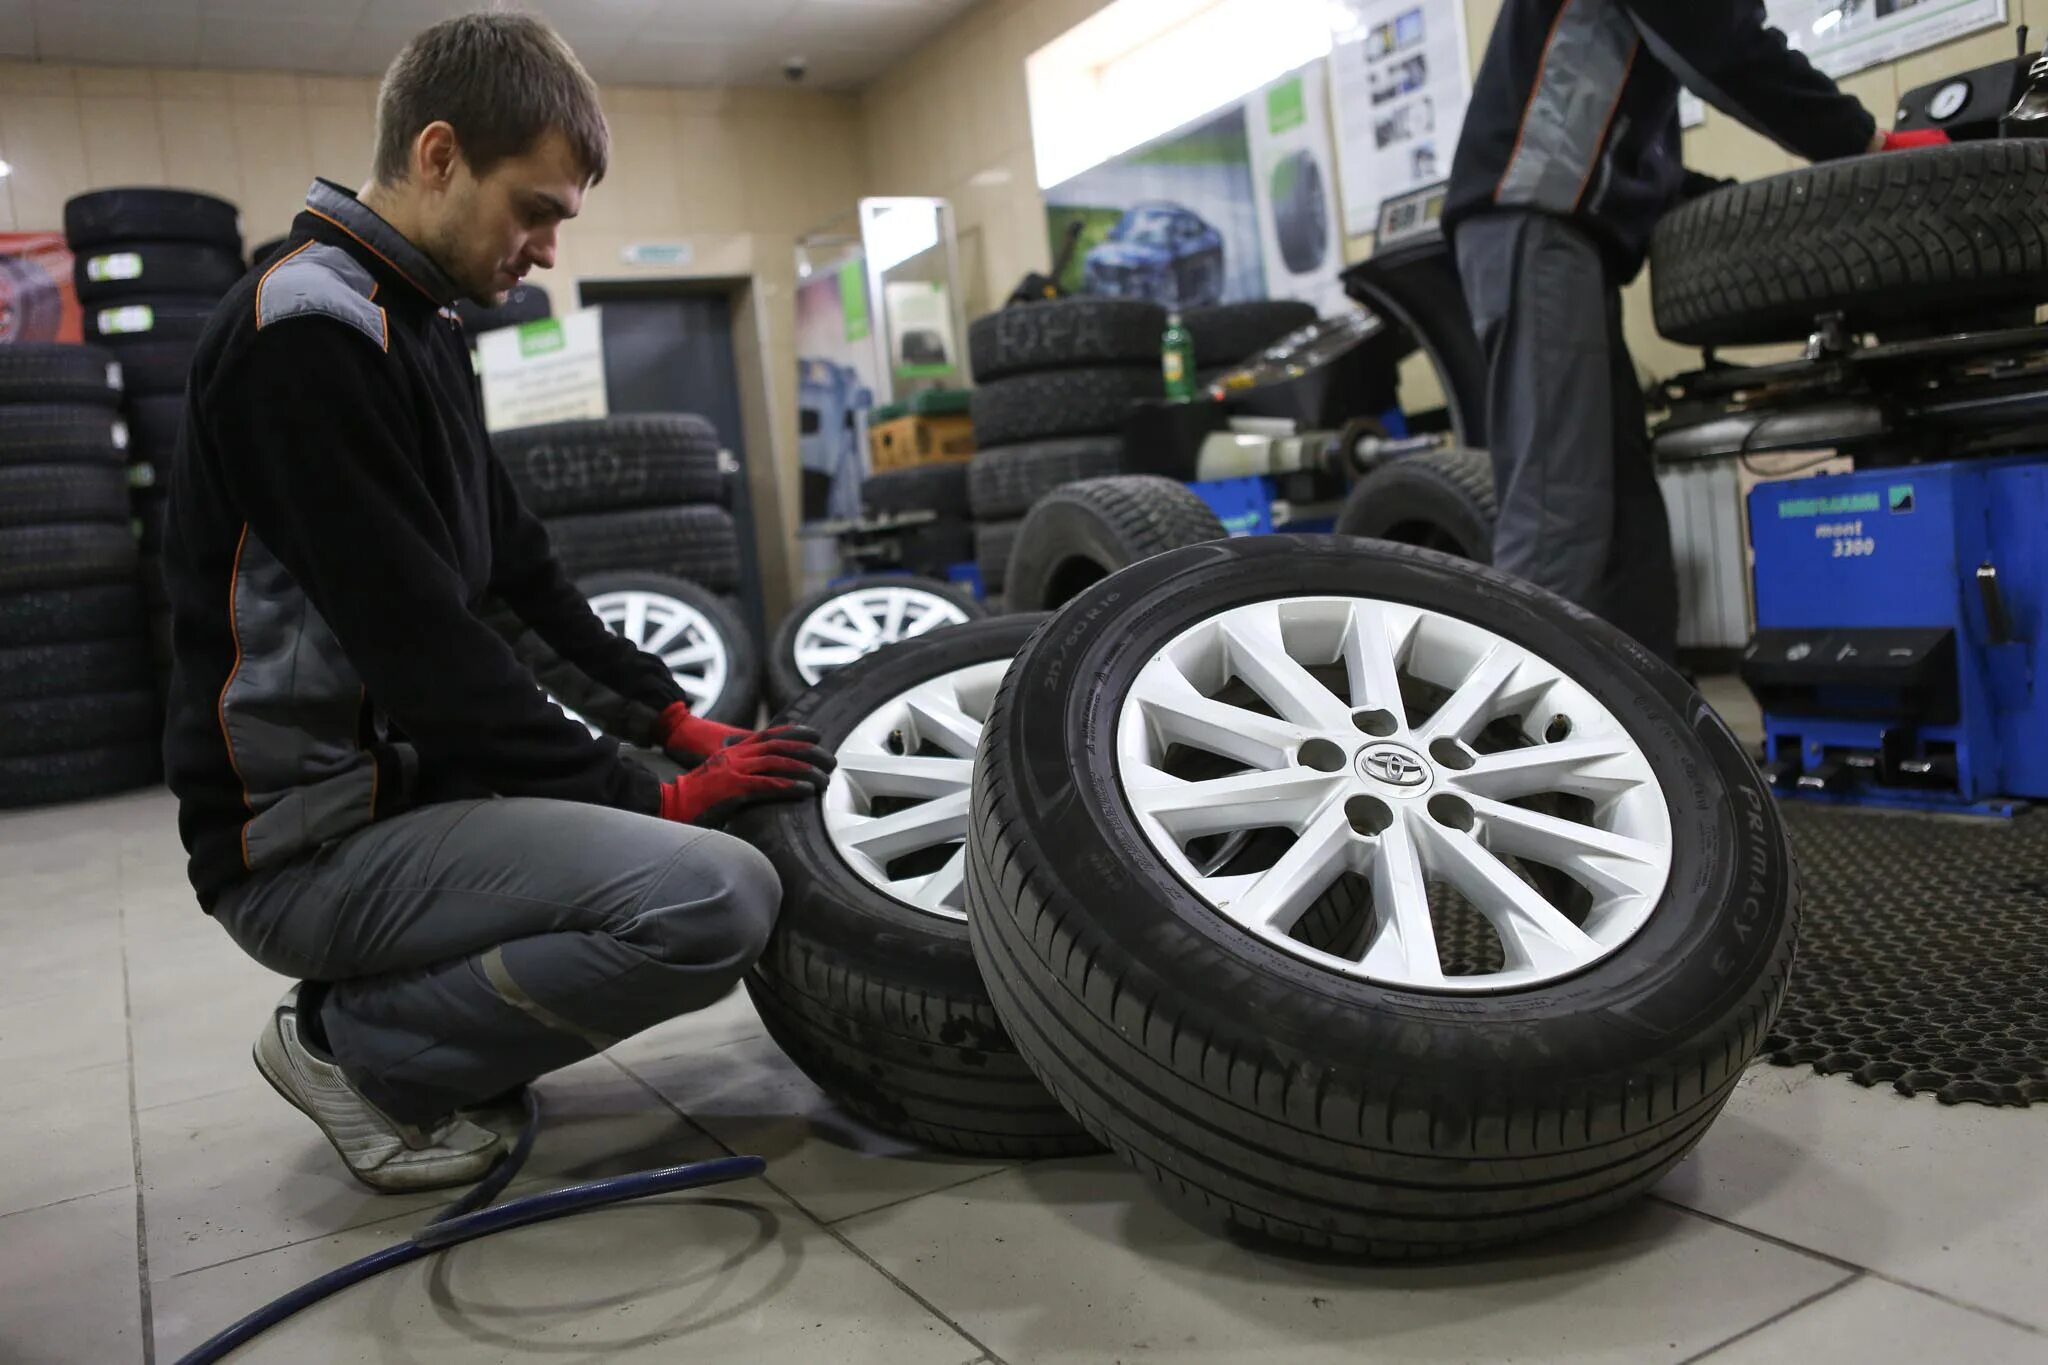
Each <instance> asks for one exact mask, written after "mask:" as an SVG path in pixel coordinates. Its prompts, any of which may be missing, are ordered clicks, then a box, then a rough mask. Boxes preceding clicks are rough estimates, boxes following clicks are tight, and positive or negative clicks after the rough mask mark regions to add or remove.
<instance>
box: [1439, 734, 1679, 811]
mask: <svg viewBox="0 0 2048 1365" xmlns="http://www.w3.org/2000/svg"><path fill="white" fill-rule="evenodd" d="M1644 776H1646V774H1644V773H1643V772H1642V771H1641V768H1640V766H1639V764H1638V762H1637V760H1636V758H1635V755H1634V753H1633V751H1632V750H1631V748H1630V746H1629V742H1628V741H1627V740H1626V739H1624V738H1621V737H1619V736H1616V737H1615V738H1612V739H1568V740H1565V741H1564V742H1563V743H1561V744H1537V745H1532V746H1531V747H1529V748H1526V749H1509V750H1506V751H1505V752H1503V753H1497V754H1481V755H1480V756H1479V760H1478V762H1476V763H1474V764H1473V765H1472V766H1471V767H1470V768H1467V769H1466V770H1464V771H1463V772H1458V773H1451V774H1449V775H1448V780H1449V781H1450V782H1451V783H1452V784H1453V785H1454V786H1456V787H1458V788H1460V789H1461V790H1463V791H1466V792H1469V793H1471V794H1472V795H1475V796H1490V797H1493V798H1494V799H1495V800H1497V801H1513V800H1515V799H1516V798H1517V797H1523V796H1535V795H1538V794H1539V793H1542V792H1566V793H1569V794H1571V795H1574V796H1588V797H1595V798H1598V797H1602V796H1612V795H1613V794H1614V793H1616V792H1620V791H1626V790H1627V789H1628V788H1630V787H1632V786H1635V785H1636V784H1637V783H1638V782H1640V781H1642V780H1643V778H1644Z"/></svg>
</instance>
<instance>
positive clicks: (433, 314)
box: [164, 180, 682, 907]
mask: <svg viewBox="0 0 2048 1365" xmlns="http://www.w3.org/2000/svg"><path fill="white" fill-rule="evenodd" d="M454 296H455V290H454V287H453V286H452V285H451V284H450V283H449V281H448V279H447V277H446V276H445V275H444V274H443V273H442V272H441V271H440V270H439V269H438V268H437V267H436V266H435V265H434V263H433V262H432V261H431V260H429V259H428V258H427V257H426V255H424V254H423V253H422V252H421V251H419V250H418V249H417V248H416V247H414V246H413V245H412V243H411V242H409V241H407V240H406V239H405V238H404V237H403V236H401V235H400V234H399V233H398V232H397V231H396V230H395V229H394V228H392V227H391V225H390V224H388V223H386V222H385V221H384V220H383V219H382V218H380V217H378V216H377V215H376V214H375V213H373V212H371V211H370V210H369V209H368V208H366V207H364V206H363V205H362V204H361V203H359V202H357V200H356V198H355V196H353V195H352V194H350V193H349V192H348V191H347V190H345V189H342V188H341V187H340V186H337V185H332V184H330V183H328V182H326V181H324V180H323V181H319V182H317V183H316V184H315V185H314V186H313V188H312V190H311V192H310V193H309V194H308V195H307V198H306V209H305V212H303V213H301V214H300V215H299V216H298V218H297V219H296V220H295V221H294V223H293V225H292V234H291V237H290V239H289V240H288V242H287V244H286V245H285V246H284V247H283V248H282V249H281V250H280V251H279V252H278V254H277V255H276V256H275V257H273V258H272V259H271V261H270V262H269V264H268V265H267V266H266V267H265V268H264V269H262V270H260V271H257V272H255V273H252V274H251V275H249V276H248V277H246V278H244V279H243V280H242V282H241V283H240V284H239V285H237V286H236V287H235V289H234V291H233V292H232V293H230V294H229V295H228V296H227V298H226V299H225V300H223V301H222V303H221V305H220V308H219V310H218V311H217V312H216V313H215V314H214V317H213V320H212V322H211V323H209V324H208V326H207V329H206V332H205V335H204V336H203V337H202V338H201V340H200V343H199V349H198V354H197V357H196V358H195V360H194V362H193V368H192V375H191V380H190V384H189V387H188V389H187V396H186V421H185V429H184V436H183V438H182V440H181V441H180V443H179V448H178V454H177V459H176V463H175V465H174V468H173V472H172V476H171V515H170V525H169V531H168V534H167V536H166V539H165V545H164V577H165V581H166V585H167V587H168V590H169V593H170V598H171V604H172V607H173V609H174V611H175V618H174V634H173V639H174V650H175V654H176V661H177V662H176V668H175V671H174V675H173V679H172V695H171V702H170V718H169V727H168V731H167V733H166V736H165V740H164V754H165V761H166V766H167V768H168V771H169V778H170V784H171V789H172V790H173V791H174V792H175V793H176V794H177V796H178V800H179V817H178V819H179V828H180V832H181V833H182V835H183V837H184V841H185V847H186V849H187V851H188V852H189V853H190V855H191V864H190V875H191V878H192V884H193V887H194V888H195V889H196V890H197V891H198V893H199V899H200V903H201V904H202V905H206V906H208V907H211V906H212V904H213V902H214V901H215V900H216V899H217V898H218V897H219V896H220V894H221V893H222V892H223V891H224V890H226V889H227V888H229V887H230V886H232V885H234V884H235V883H236V882H237V881H239V880H240V879H241V878H243V877H245V876H247V875H248V874H249V873H250V872H251V871H254V870H260V869H266V868H273V867H276V866H278V865H280V864H282V863H285V862H287V861H289V860H291V859H292V858H294V857H297V856H299V855H301V854H303V853H306V852H308V851H310V850H312V849H314V848H317V847H318V846H319V845H321V844H322V843H325V842H327V841H329V840H332V839H335V838H338V837H340V836H341V835H344V834H347V833H349V832H350V831H352V830H355V829H358V828H360V827H362V826H364V825H366V824H369V823H370V822H372V821H374V820H380V819H384V818H387V817H389V816H391V815H394V814H396V813H398V812H400V811H403V810H406V809H409V808H411V807H413V806H416V805H419V804H422V803H426V802H432V801H438V800H447V799H453V798H457V797H463V796H480V795H489V794H497V795H502V796H543V797H556V798H560V799H563V800H570V801H583V802H591V803H596V804H601V805H610V806H617V807H622V808H625V809H629V810H637V811H643V812H646V813H649V814H652V813H654V812H655V811H656V810H657V809H658V807H659V795H658V788H657V784H656V780H655V778H654V777H653V776H652V775H651V774H650V773H648V772H647V771H646V770H644V769H642V768H640V767H638V766H636V765H634V764H631V763H629V762H626V761H624V760H622V759H621V758H620V756H619V753H618V746H617V745H616V744H615V743H614V742H612V741H611V740H594V739H592V738H591V737H590V733H589V731H587V730H586V729H584V728H583V727H582V726H581V725H578V724H576V723H575V722H574V721H571V720H569V719H568V718H567V717H566V716H565V715H563V713H562V712H561V711H560V710H559V709H558V708H556V707H555V706H554V705H552V704H551V703H550V702H549V701H548V700H547V699H546V698H545V697H544V696H543V695H542V694H541V693H540V691H539V690H538V689H537V688H536V687H535V685H534V680H533V675H532V674H531V673H530V672H528V671H527V669H526V668H524V667H523V666H521V664H520V663H519V662H518V661H517V660H516V659H515V658H514V656H513V653H512V650H511V648H510V646H508V645H507V644H506V642H505V640H504V639H503V637H502V636H501V635H499V634H498V633H497V632H496V631H494V630H492V629H491V628H490V626H488V625H486V624H485V622H484V621H483V620H482V619H481V618H480V615H479V612H480V610H481V608H482V607H483V604H484V602H485V600H486V598H487V597H492V598H496V599H501V600H502V601H503V602H504V603H505V604H506V605H507V606H509V607H510V608H511V610H512V611H514V612H516V613H517V614H518V616H519V617H520V618H522V619H523V620H524V621H526V622H527V624H528V625H530V626H531V627H533V629H534V631H535V632H536V633H537V634H538V635H539V636H540V637H541V638H542V639H544V640H546V641H547V643H548V644H550V645H552V646H553V647H554V649H555V650H556V652H557V653H559V654H561V655H562V656H563V657H564V658H565V659H568V660H570V661H571V662H573V663H575V664H576V665H577V666H578V667H580V668H581V669H583V671H584V672H586V673H588V674H589V675H590V676H591V677H592V678H594V679H596V680H598V681H599V682H602V683H604V684H605V685H606V686H609V687H611V688H612V689H613V690H615V691H617V692H619V693H621V694H622V695H624V696H627V697H629V698H632V699H634V700H636V701H640V702H642V703H644V704H645V705H648V706H651V707H655V708H657V709H658V708H660V707H663V706H666V705H667V704H668V703H670V702H672V701H679V700H681V699H682V692H681V689H679V688H678V687H677V686H676V684H675V682H674V680H673V679H672V678H671V677H670V675H669V672H668V670H667V669H666V668H665V667H664V666H663V665H662V663H661V662H660V661H659V660H658V659H654V658H652V657H651V656H649V655H646V654H642V653H641V652H640V651H639V650H637V649H635V648H634V647H633V646H631V645H630V644H627V643H626V642H625V641H623V640H621V639H620V638H619V637H617V636H616V635H614V634H612V633H611V632H610V631H609V630H607V629H606V628H605V627H604V625H603V624H602V623H601V622H600V621H598V619H597V618H596V617H595V616H594V615H592V614H591V611H590V609H589V607H588V606H587V605H586V604H585V602H584V599H583V596H582V594H580V593H579V592H577V590H576V588H575V587H574V585H573V584H571V583H570V581H569V579H568V577H567V575H566V574H564V572H563V571H562V568H561V566H560V564H559V563H557V561H556V560H555V557H554V555H553V553H552V552H551V551H550V549H549V547H548V538H547V533H546V531H545V530H544V529H543V528H542V527H541V524H540V523H539V521H537V520H536V519H535V518H534V517H533V515H532V514H531V513H529V512H528V511H527V510H526V509H525V507H523V506H522V505H521V504H520V501H519V499H518V497H517V495H516V494H515V493H514V492H513V490H512V487H511V485H510V483H509V481H508V480H507V477H506V475H505V472H504V469H503V467H502V466H500V465H499V463H498V461H497V459H496V458H495V457H494V456H493V455H492V454H491V449H490V444H489V442H488V440H487V439H486V437H485V435H484V425H483V412H482V407H481V403H480V399H479V395H478V392H477V386H476V380H475V376H474V374H473V373H472V371H471V368H470V361H469V353H468V350H467V347H466V346H465V344H464V341H463V337H462V332H461V326H460V324H459V323H458V322H457V321H456V320H455V317H454V314H453V313H452V312H451V311H450V310H449V308H448V304H449V303H450V301H451V300H452V299H453V298H454Z"/></svg>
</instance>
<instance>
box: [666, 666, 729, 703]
mask: <svg viewBox="0 0 2048 1365" xmlns="http://www.w3.org/2000/svg"><path fill="white" fill-rule="evenodd" d="M671 676H673V677H674V678H675V680H676V686H677V687H680V688H682V689H683V695H684V696H686V697H688V698H689V699H690V709H691V710H692V711H701V710H703V708H704V706H705V704H706V703H707V702H710V701H714V700H716V699H717V697H718V693H719V690H720V689H718V688H716V687H713V686H712V685H711V683H710V682H709V681H708V680H707V679H706V678H705V677H704V676H703V675H702V674H699V673H677V674H673V675H671Z"/></svg>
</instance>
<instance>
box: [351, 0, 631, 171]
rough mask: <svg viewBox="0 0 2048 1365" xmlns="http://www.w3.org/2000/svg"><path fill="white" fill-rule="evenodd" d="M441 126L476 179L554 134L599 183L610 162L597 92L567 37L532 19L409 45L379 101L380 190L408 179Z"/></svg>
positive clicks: (517, 17)
mask: <svg viewBox="0 0 2048 1365" xmlns="http://www.w3.org/2000/svg"><path fill="white" fill-rule="evenodd" d="M437 121H445V122H446V123H447V124H448V125H449V126H450V127H452V128H453V129H454V130H455V139H456V141H457V142H458V143H460V144H461V147H462V157H463V160H464V161H466V162H468V163H469V169H470V171H471V172H472V173H473V174H475V175H478V176H483V175H486V174H488V173H489V172H490V170H491V168H492V167H493V166H496V165H497V164H498V163H499V162H500V161H503V160H504V159H505V158H507V157H512V156H520V155H523V154H524V153H526V152H528V151H530V150H532V148H533V145H534V144H535V143H537V142H539V141H540V140H541V138H542V137H543V136H545V135H546V134H547V133H548V132H550V131H554V132H559V133H561V134H562V135H563V136H564V137H566V138H568V139H569V146H570V147H571V148H572V149H573V150H574V152H575V154H576V159H577V160H578V162H580V163H581V164H582V167H583V170H584V173H585V174H586V175H588V176H589V178H590V180H591V181H592V182H593V183H594V182H596V181H599V180H602V179H604V172H605V165H606V163H607V162H608V161H609V160H610V156H611V134H610V133H609V132H608V131H607V130H606V128H605V122H604V111H603V110H602V109H600V108H599V107H598V102H597V84H596V83H595V82H594V81H592V80H591V79H590V73H589V72H587V71H585V70H584V69H583V63H581V62H579V61H577V60H576V54H575V53H574V52H572V51H570V50H569V45H568V44H567V43H565V42H563V41H562V39H561V37H560V35H558V34H557V33H556V32H555V31H554V30H553V29H551V28H549V27H548V26H547V25H546V24H545V23H543V22H542V21H540V20H539V19H536V18H534V17H533V16H532V15H529V14H499V13H486V14H465V15H462V16H460V17H459V18H455V19H447V20H444V21H442V22H441V23H438V24H435V25H434V26H433V27H432V28H430V29H427V30H426V31H425V32H423V33H421V34H420V35H419V36H418V37H416V38H414V39H413V40H412V41H411V42H409V43H407V44H406V45H405V49H404V50H403V51H402V52H400V53H399V54H398V56H397V57H396V58H394V59H393V60H392V63H391V67H390V69H389V70H387V71H386V72H385V73H384V84H383V88H382V89H380V90H379V91H378V93H377V164H376V170H375V174H376V179H377V182H378V183H379V184H383V185H396V184H398V183H400V182H401V181H403V180H405V179H406V177H407V176H408V175H409V174H410V172H411V166H412V144H413V139H415V138H417V137H418V136H419V135H420V130H421V129H422V128H425V127H426V126H427V125H428V124H430V123H434V122H437Z"/></svg>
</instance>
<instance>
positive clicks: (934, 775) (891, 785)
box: [838, 749, 974, 800]
mask: <svg viewBox="0 0 2048 1365" xmlns="http://www.w3.org/2000/svg"><path fill="white" fill-rule="evenodd" d="M838 772H839V775H840V776H842V777H844V778H846V779H847V780H848V781H849V782H851V783H853V785H854V786H855V787H857V788H859V789H860V791H861V793H862V794H863V795H865V796H866V797H868V799H870V800H873V799H874V798H875V797H878V796H905V797H907V796H919V797H933V796H945V795H947V794H949V793H952V792H957V791H965V790H967V789H968V788H969V787H970V786H972V785H973V783H974V763H973V761H972V760H970V759H965V758H922V757H918V756H916V755H911V754H882V753H873V752H863V751H861V750H858V749H841V750H840V752H839V769H838Z"/></svg>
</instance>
